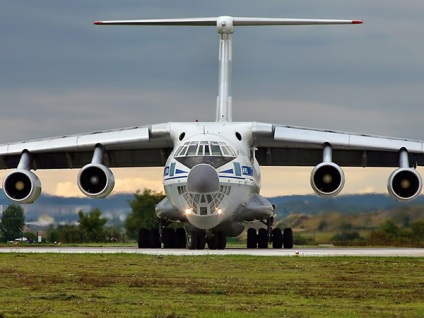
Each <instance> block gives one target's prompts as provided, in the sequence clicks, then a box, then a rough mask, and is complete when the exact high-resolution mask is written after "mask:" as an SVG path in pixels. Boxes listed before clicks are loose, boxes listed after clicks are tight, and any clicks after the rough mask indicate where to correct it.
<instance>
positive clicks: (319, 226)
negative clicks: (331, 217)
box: [318, 220, 328, 231]
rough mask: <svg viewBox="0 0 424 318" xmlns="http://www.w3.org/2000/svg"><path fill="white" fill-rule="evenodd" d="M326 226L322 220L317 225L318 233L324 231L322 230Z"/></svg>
mask: <svg viewBox="0 0 424 318" xmlns="http://www.w3.org/2000/svg"><path fill="white" fill-rule="evenodd" d="M327 226H328V223H327V222H326V221H324V220H322V221H321V222H320V223H319V225H318V231H324V229H325V228H326V227H327Z"/></svg>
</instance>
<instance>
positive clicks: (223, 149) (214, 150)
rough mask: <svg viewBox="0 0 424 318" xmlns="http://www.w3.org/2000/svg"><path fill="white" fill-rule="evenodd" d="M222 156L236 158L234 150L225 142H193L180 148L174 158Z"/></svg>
mask: <svg viewBox="0 0 424 318" xmlns="http://www.w3.org/2000/svg"><path fill="white" fill-rule="evenodd" d="M190 156H220V157H221V156H222V157H236V152H235V151H234V149H233V148H232V147H231V146H230V145H228V144H226V143H225V142H223V141H220V142H218V141H200V142H199V141H191V142H186V143H184V145H182V146H180V147H179V148H178V149H177V151H176V152H175V155H174V157H176V158H177V157H190Z"/></svg>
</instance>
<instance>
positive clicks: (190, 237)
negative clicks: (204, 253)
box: [138, 219, 227, 250]
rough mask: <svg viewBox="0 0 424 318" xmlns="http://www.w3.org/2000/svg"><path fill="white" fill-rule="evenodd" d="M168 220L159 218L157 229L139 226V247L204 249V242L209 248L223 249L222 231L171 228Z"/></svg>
mask: <svg viewBox="0 0 424 318" xmlns="http://www.w3.org/2000/svg"><path fill="white" fill-rule="evenodd" d="M169 224H170V222H168V221H166V220H163V219H160V221H159V228H158V229H146V228H141V229H140V231H139V234H138V247H139V248H162V247H163V248H188V249H190V250H204V249H205V247H206V244H207V246H208V248H209V249H211V250H223V249H225V247H226V245H227V237H226V235H225V233H224V232H223V231H199V230H197V231H195V230H191V229H187V230H186V229H184V228H178V229H172V228H168V227H167V226H168V225H169Z"/></svg>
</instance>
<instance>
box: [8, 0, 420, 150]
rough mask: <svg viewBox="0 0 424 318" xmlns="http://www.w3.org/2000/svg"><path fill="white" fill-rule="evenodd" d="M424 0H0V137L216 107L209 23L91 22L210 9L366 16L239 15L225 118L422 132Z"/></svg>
mask: <svg viewBox="0 0 424 318" xmlns="http://www.w3.org/2000/svg"><path fill="white" fill-rule="evenodd" d="M423 13H424V5H423V4H422V2H419V1H411V0H409V1H406V2H402V3H395V2H393V3H387V1H383V0H376V1H373V2H369V1H365V0H363V1H355V2H340V1H338V0H337V1H336V0H323V1H320V2H317V1H315V0H307V1H289V2H281V1H274V0H272V1H271V0H268V1H261V2H257V1H247V2H246V1H242V0H238V1H226V2H225V3H216V2H205V3H203V2H202V3H199V2H198V1H197V0H196V1H195V0H190V1H188V0H186V1H178V2H176V1H172V0H166V1H154V2H153V1H124V2H122V1H120V2H116V1H104V0H102V1H100V0H90V1H82V0H75V1H72V2H62V1H61V2H57V1H53V0H49V1H43V0H42V1H37V2H34V1H30V0H26V1H14V2H7V3H6V4H5V5H2V10H1V11H0V28H1V29H2V30H7V32H4V33H2V34H1V35H0V41H1V43H2V50H1V51H0V61H2V62H1V64H0V65H1V75H2V76H0V94H1V99H0V107H1V110H2V116H1V118H0V123H1V125H2V127H3V129H5V128H7V130H8V129H9V128H10V129H13V127H14V126H19V127H20V129H19V130H17V131H16V129H15V133H14V134H15V135H14V136H13V138H12V137H10V136H5V135H3V136H2V137H1V139H2V141H3V142H6V141H8V140H7V139H8V138H9V139H10V140H12V139H13V140H16V139H27V138H32V137H47V136H50V135H62V134H69V133H78V132H80V131H90V130H97V129H107V128H114V127H121V126H131V125H135V124H137V125H138V124H150V123H155V122H166V121H185V120H187V121H191V120H195V119H199V120H214V116H215V109H214V107H215V94H216V82H217V76H218V73H217V51H218V35H217V34H216V31H215V30H214V29H213V28H187V27H182V28H167V27H145V28H141V27H98V26H93V25H92V22H93V21H95V20H99V19H137V18H160V17H190V16H215V15H220V14H233V15H240V16H268V17H269V16H273V17H275V16H279V17H297V18H299V17H308V18H314V17H316V18H356V19H364V20H365V24H363V25H355V26H326V27H287V28H285V27H264V28H238V29H237V30H236V32H235V34H234V63H233V97H234V106H235V107H234V112H235V114H234V118H236V119H240V120H261V121H266V122H276V123H290V124H292V125H306V126H312V127H319V128H326V127H327V128H331V129H346V130H349V131H357V132H368V133H375V134H387V135H394V136H405V137H415V138H421V136H422V134H423V131H422V129H421V127H420V125H421V123H420V121H421V118H423V117H424V116H423V115H424V108H423V107H422V102H423V100H424V90H423V89H422V87H424V66H423V63H422V56H423V52H424V42H423V41H421V39H422V31H421V29H422V28H421V24H422V22H421V21H422V16H423ZM300 105H301V106H300ZM292 107H297V108H295V109H293V108H292ZM372 116H375V117H376V118H377V119H376V120H375V119H372ZM69 117H72V118H75V120H73V121H69V120H67V121H66V120H64V118H65V119H66V118H69Z"/></svg>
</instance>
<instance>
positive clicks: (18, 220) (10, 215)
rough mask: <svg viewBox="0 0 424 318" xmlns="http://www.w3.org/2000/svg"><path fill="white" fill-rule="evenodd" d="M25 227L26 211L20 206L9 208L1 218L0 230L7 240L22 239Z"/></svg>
mask: <svg viewBox="0 0 424 318" xmlns="http://www.w3.org/2000/svg"><path fill="white" fill-rule="evenodd" d="M24 226H25V215H24V210H23V209H22V207H21V206H20V205H17V204H12V205H9V206H8V207H7V209H6V210H5V211H4V212H3V215H2V217H1V225H0V230H1V231H2V232H4V235H5V238H6V239H7V240H10V241H11V240H14V239H16V238H18V237H21V233H22V232H21V230H22V229H23V227H24Z"/></svg>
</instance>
